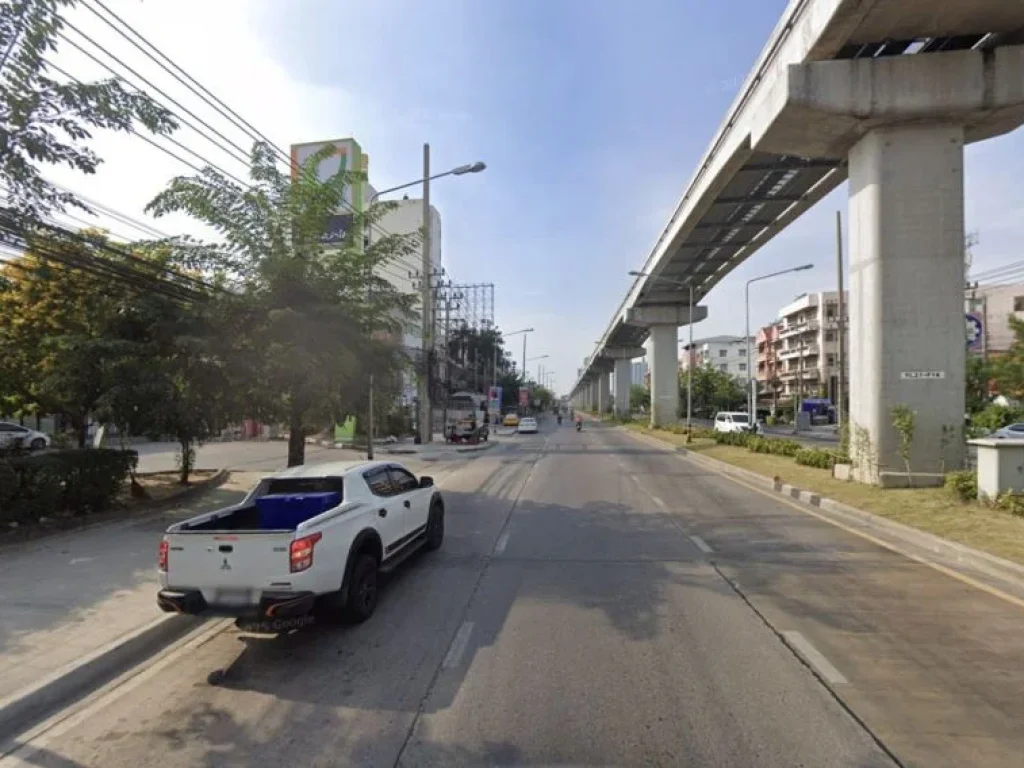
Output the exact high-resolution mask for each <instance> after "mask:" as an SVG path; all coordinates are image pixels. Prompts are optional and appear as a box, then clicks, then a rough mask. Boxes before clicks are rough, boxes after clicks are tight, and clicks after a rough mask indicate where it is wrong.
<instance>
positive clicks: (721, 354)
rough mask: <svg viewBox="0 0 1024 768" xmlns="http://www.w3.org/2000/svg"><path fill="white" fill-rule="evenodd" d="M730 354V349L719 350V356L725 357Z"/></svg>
mask: <svg viewBox="0 0 1024 768" xmlns="http://www.w3.org/2000/svg"><path fill="white" fill-rule="evenodd" d="M728 354H729V350H728V349H720V350H718V356H719V357H725V356H726V355H728Z"/></svg>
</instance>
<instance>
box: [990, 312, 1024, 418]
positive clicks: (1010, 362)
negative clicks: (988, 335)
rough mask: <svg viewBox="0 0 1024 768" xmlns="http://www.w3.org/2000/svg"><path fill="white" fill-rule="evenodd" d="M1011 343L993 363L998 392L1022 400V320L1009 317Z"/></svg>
mask: <svg viewBox="0 0 1024 768" xmlns="http://www.w3.org/2000/svg"><path fill="white" fill-rule="evenodd" d="M1010 330H1012V331H1013V336H1014V338H1013V343H1012V344H1010V348H1009V349H1008V350H1007V351H1006V353H1005V354H1004V355H1000V357H999V358H998V359H997V360H996V361H995V362H994V364H993V369H994V370H993V372H994V374H995V377H994V378H995V380H996V384H997V385H998V386H999V392H1000V394H1002V395H1004V396H1005V397H1008V398H1010V399H1011V400H1018V401H1020V400H1024V320H1019V319H1017V318H1016V317H1012V316H1011V317H1010Z"/></svg>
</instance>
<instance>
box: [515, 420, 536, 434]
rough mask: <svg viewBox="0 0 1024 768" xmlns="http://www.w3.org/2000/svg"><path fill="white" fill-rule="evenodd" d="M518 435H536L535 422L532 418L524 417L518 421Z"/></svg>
mask: <svg viewBox="0 0 1024 768" xmlns="http://www.w3.org/2000/svg"><path fill="white" fill-rule="evenodd" d="M519 434H521V435H526V434H531V435H535V434H537V420H536V419H535V418H533V417H532V416H524V417H523V418H521V419H520V420H519Z"/></svg>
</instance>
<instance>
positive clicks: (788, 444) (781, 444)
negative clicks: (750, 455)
mask: <svg viewBox="0 0 1024 768" xmlns="http://www.w3.org/2000/svg"><path fill="white" fill-rule="evenodd" d="M802 447H803V446H801V445H800V443H798V442H796V441H794V440H787V439H785V438H783V437H757V436H751V437H750V438H748V440H747V450H750V451H753V452H754V453H770V454H772V455H774V456H789V457H793V456H796V454H797V451H799V450H800V449H801V448H802Z"/></svg>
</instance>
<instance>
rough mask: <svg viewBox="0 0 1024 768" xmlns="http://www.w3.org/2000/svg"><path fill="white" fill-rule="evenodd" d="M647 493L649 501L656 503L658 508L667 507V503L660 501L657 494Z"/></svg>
mask: <svg viewBox="0 0 1024 768" xmlns="http://www.w3.org/2000/svg"><path fill="white" fill-rule="evenodd" d="M648 495H649V496H650V497H651V501H653V502H654V503H655V504H657V505H658V508H659V509H668V504H666V503H665V502H664V501H662V500H661V498H660V497H659V496H655V495H654V494H653V493H652V494H648Z"/></svg>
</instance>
